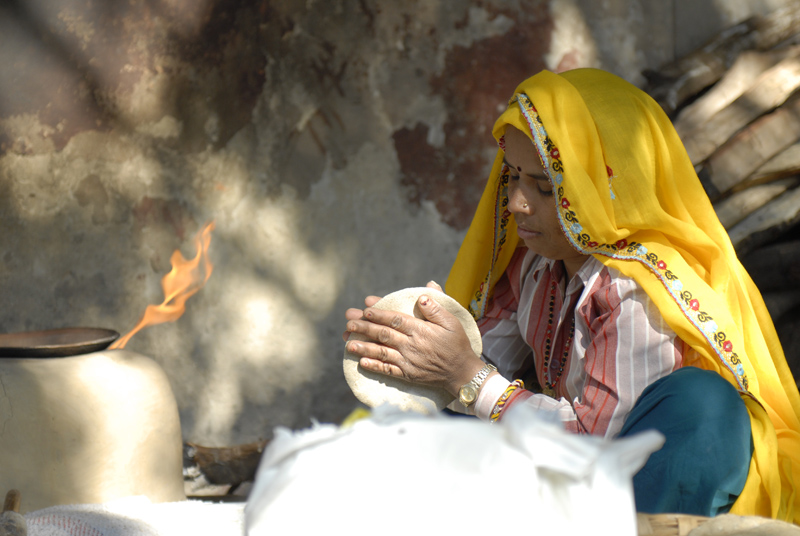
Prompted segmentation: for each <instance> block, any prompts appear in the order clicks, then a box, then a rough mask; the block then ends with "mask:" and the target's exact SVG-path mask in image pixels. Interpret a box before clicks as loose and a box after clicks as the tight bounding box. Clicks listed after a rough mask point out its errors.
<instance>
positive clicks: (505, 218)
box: [467, 138, 511, 319]
mask: <svg viewBox="0 0 800 536" xmlns="http://www.w3.org/2000/svg"><path fill="white" fill-rule="evenodd" d="M501 140H502V138H501ZM501 147H502V145H501ZM495 199H496V206H495V216H494V241H493V242H492V243H493V247H492V263H491V267H490V269H489V273H488V274H486V277H485V278H484V280H483V282H482V283H481V284H480V287H478V290H477V291H476V292H475V294H474V295H473V296H472V300H471V301H470V303H469V307H468V308H467V309H468V310H469V312H470V314H472V316H473V318H476V319H477V318H481V317H483V316H484V314H486V302H487V299H486V298H487V294H488V293H486V292H484V289H486V288H487V287H489V286H490V285H491V281H492V274H493V273H494V267H495V265H496V264H497V259H498V257H499V256H500V252H501V251H502V249H503V246H504V245H505V243H506V241H507V236H506V235H507V233H508V222H509V221H510V218H511V211H509V210H508V166H505V165H504V166H503V168H502V171H501V173H500V180H499V181H498V184H497V193H496V194H495Z"/></svg>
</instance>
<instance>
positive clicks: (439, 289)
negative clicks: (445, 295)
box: [425, 281, 444, 292]
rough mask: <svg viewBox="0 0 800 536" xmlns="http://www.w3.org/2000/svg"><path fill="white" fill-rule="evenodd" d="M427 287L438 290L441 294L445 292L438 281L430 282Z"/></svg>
mask: <svg viewBox="0 0 800 536" xmlns="http://www.w3.org/2000/svg"><path fill="white" fill-rule="evenodd" d="M425 286H426V287H428V288H432V289H435V290H438V291H439V292H444V289H443V288H442V287H441V286H440V285H439V283H437V282H436V281H428V284H427V285H425Z"/></svg>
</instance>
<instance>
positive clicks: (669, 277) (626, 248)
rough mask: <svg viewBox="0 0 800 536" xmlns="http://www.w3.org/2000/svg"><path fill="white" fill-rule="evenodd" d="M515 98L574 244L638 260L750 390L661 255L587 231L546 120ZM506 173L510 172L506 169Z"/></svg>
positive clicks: (714, 328) (734, 358)
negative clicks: (567, 194) (569, 195)
mask: <svg viewBox="0 0 800 536" xmlns="http://www.w3.org/2000/svg"><path fill="white" fill-rule="evenodd" d="M515 99H516V100H517V102H518V103H519V105H520V109H521V110H522V114H523V116H524V117H525V120H526V122H527V123H528V127H529V128H530V131H531V133H532V134H533V140H534V145H535V146H536V149H537V152H538V153H539V157H540V158H541V159H542V164H543V167H544V169H545V171H546V173H547V175H548V177H549V178H550V181H551V184H552V185H553V187H554V191H555V193H556V203H557V205H556V206H557V207H558V217H559V221H560V224H561V227H562V229H563V230H564V231H565V234H566V235H567V238H568V239H569V240H570V242H571V243H572V244H573V245H574V246H575V247H576V248H577V249H578V250H580V251H582V252H583V253H587V254H591V253H594V254H599V255H605V256H607V257H611V258H615V259H621V260H635V261H638V262H640V263H642V264H644V265H645V266H648V267H649V268H650V270H651V271H652V273H653V274H654V275H655V276H656V277H658V278H659V280H660V281H661V282H662V284H663V285H664V288H665V289H666V290H667V291H668V292H669V293H670V295H671V296H672V298H673V300H675V302H676V303H677V304H678V306H679V307H680V308H681V310H682V312H683V313H684V316H686V318H687V319H688V320H689V321H690V322H691V323H692V324H693V325H694V326H695V327H696V328H697V329H698V330H699V331H700V333H702V334H703V335H704V336H705V337H706V340H707V341H708V343H709V344H710V345H711V348H712V349H713V350H714V351H715V352H716V354H717V356H718V357H719V358H720V360H721V361H722V363H723V364H725V366H726V367H727V368H728V369H729V370H730V371H731V372H732V373H733V374H734V376H735V377H736V380H737V382H738V383H739V385H740V387H741V388H742V389H744V390H745V391H746V390H747V389H748V384H749V382H748V380H747V376H746V374H745V370H744V366H743V365H742V362H741V359H740V358H739V356H738V355H737V354H736V352H734V351H733V343H732V342H731V341H730V340H729V339H728V337H727V335H726V334H725V333H724V332H722V331H720V329H719V326H718V325H717V323H716V322H715V321H714V319H713V318H712V317H711V316H710V315H709V314H708V313H707V312H705V311H703V310H702V309H701V308H700V301H699V300H698V299H697V298H694V297H693V296H692V293H691V292H689V291H688V290H686V289H684V284H683V283H682V282H681V280H680V279H679V278H678V276H677V275H676V274H675V273H673V272H672V271H671V270H669V269H668V267H667V263H666V262H665V261H664V260H662V259H659V257H658V255H657V254H655V253H652V252H650V251H648V249H647V248H646V247H645V246H644V245H642V244H639V243H637V242H630V243H629V242H628V240H626V239H621V240H618V241H617V242H615V243H614V244H600V243H598V242H597V241H596V240H592V239H591V236H590V235H589V234H588V233H586V232H584V228H583V226H582V225H581V224H580V218H579V216H578V213H577V212H576V211H575V207H574V206H573V202H570V201H569V200H568V199H567V198H566V197H564V186H563V184H562V183H563V181H564V176H563V173H564V165H563V163H562V162H561V159H560V158H561V157H560V153H559V151H558V148H557V147H556V146H555V144H554V143H553V141H552V140H551V139H550V137H549V136H548V135H547V132H546V131H545V129H544V125H543V124H542V120H541V118H540V117H539V114H538V112H536V109H535V108H534V107H533V105H532V104H531V102H530V100H529V99H528V97H527V95H525V94H524V93H520V94H517V95H516V96H515ZM606 171H607V172H608V184H609V191H610V195H611V199H616V196H615V195H614V191H613V189H612V184H611V181H612V179H613V178H615V175H614V173H613V171H612V169H611V167H609V166H606ZM505 172H506V170H504V173H505ZM506 202H507V199H506Z"/></svg>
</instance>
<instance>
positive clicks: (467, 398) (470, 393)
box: [458, 383, 478, 406]
mask: <svg viewBox="0 0 800 536" xmlns="http://www.w3.org/2000/svg"><path fill="white" fill-rule="evenodd" d="M476 398H478V390H477V389H475V386H474V385H472V384H471V383H468V384H467V385H464V386H463V387H461V389H460V390H459V391H458V399H459V400H460V401H461V403H462V404H464V405H465V406H469V405H470V404H472V403H473V402H475V399H476Z"/></svg>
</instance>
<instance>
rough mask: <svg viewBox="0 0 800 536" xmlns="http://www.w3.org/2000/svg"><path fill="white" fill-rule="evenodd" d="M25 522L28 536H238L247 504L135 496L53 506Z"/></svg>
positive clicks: (29, 514)
mask: <svg viewBox="0 0 800 536" xmlns="http://www.w3.org/2000/svg"><path fill="white" fill-rule="evenodd" d="M23 500H24V499H23ZM25 521H26V523H27V525H28V536H186V535H187V534H191V535H192V536H240V535H242V534H243V533H244V504H243V503H211V502H205V501H177V502H169V503H152V502H150V500H149V499H148V498H147V497H144V496H136V497H126V498H123V499H118V500H115V501H110V502H107V503H104V504H72V505H62V506H51V507H49V508H43V509H41V510H36V511H33V512H28V513H27V514H25Z"/></svg>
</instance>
